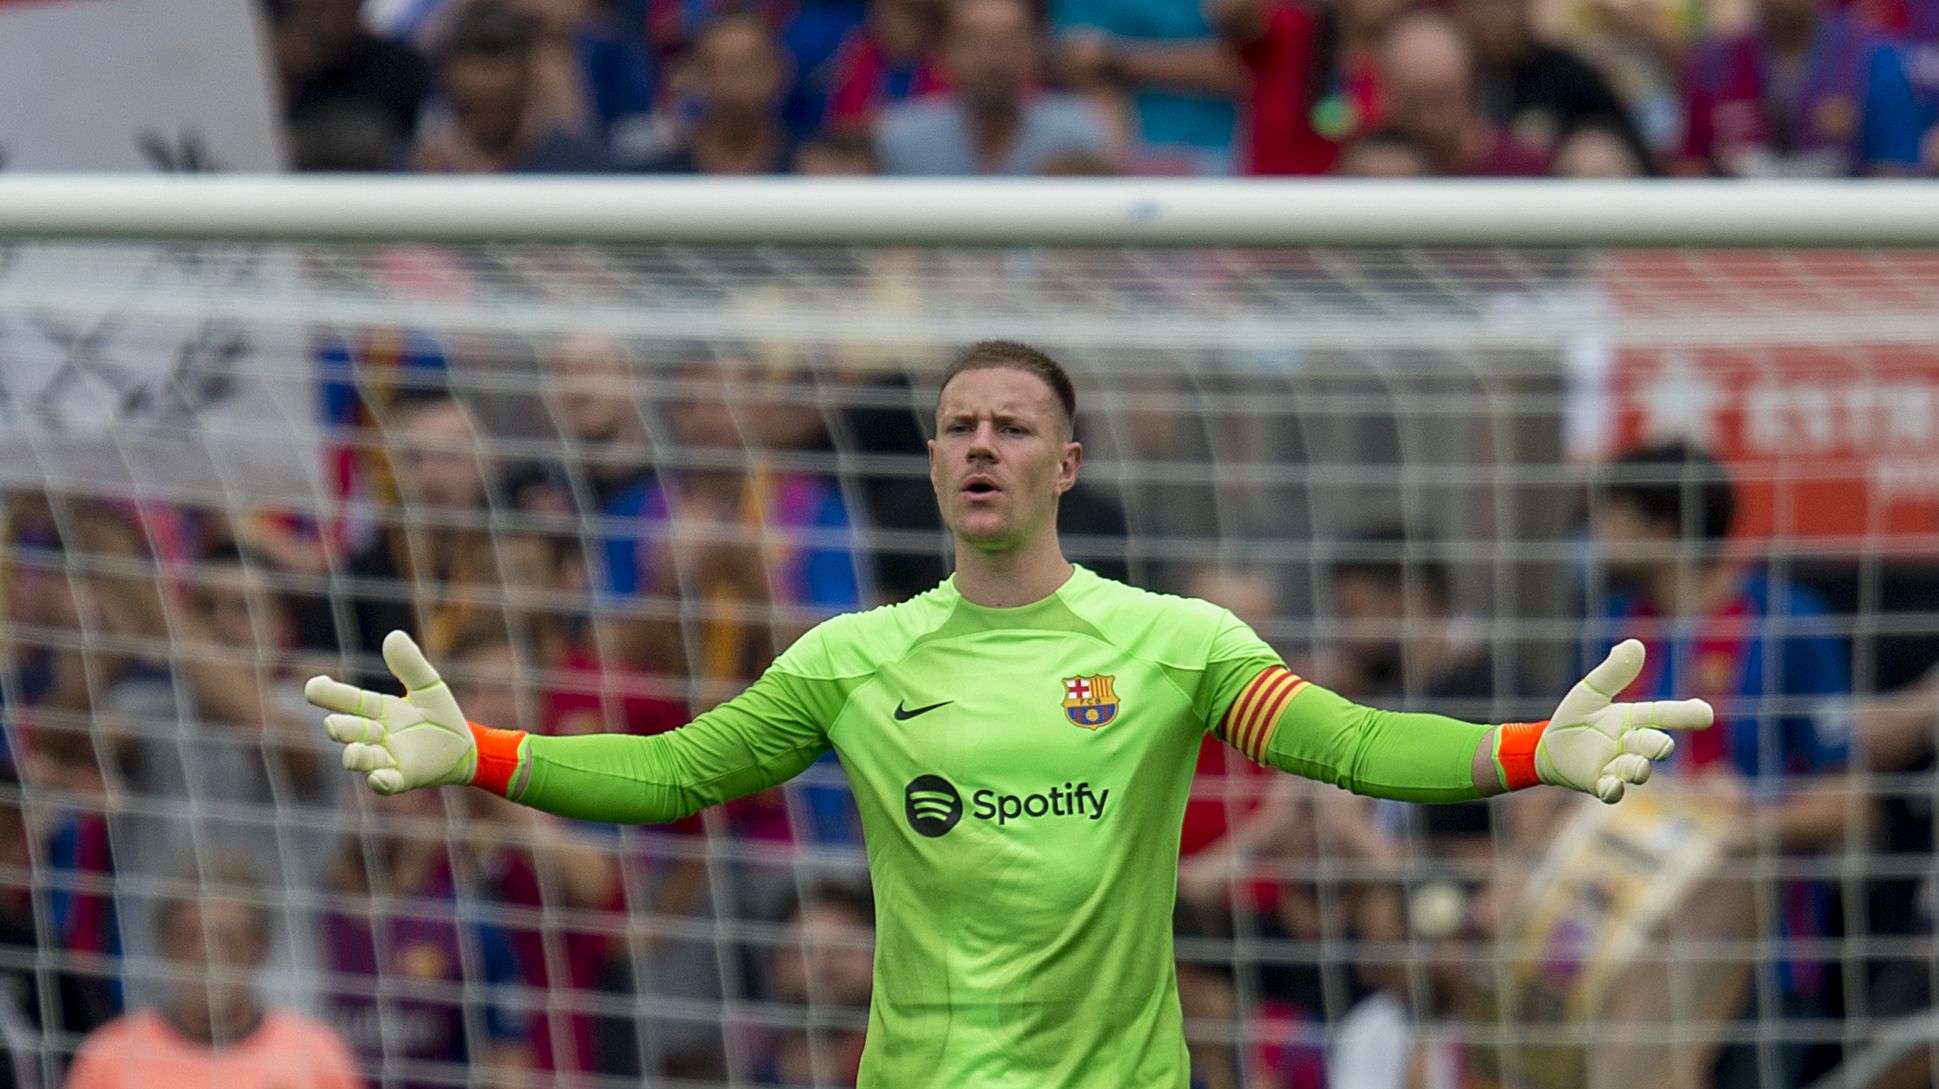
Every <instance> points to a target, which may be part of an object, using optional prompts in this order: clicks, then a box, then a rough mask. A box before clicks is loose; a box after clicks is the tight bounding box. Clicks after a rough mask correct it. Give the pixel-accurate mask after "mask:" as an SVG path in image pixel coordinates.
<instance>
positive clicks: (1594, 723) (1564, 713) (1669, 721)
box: [1495, 639, 1714, 803]
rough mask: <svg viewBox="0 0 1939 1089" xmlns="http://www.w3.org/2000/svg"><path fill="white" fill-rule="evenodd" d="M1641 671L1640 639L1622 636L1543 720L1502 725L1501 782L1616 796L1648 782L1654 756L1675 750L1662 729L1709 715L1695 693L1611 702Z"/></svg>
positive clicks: (1498, 744) (1701, 721)
mask: <svg viewBox="0 0 1939 1089" xmlns="http://www.w3.org/2000/svg"><path fill="white" fill-rule="evenodd" d="M1642 672H1643V644H1642V643H1639V642H1637V641H1636V640H1634V639H1625V640H1623V641H1622V642H1621V643H1618V644H1617V645H1616V646H1615V648H1614V649H1612V650H1611V651H1610V652H1609V657H1607V658H1605V659H1603V661H1602V664H1601V665H1599V666H1597V667H1596V668H1594V669H1592V670H1590V671H1589V675H1588V676H1587V677H1584V678H1582V679H1581V680H1580V681H1577V682H1576V685H1575V687H1574V688H1571V689H1569V694H1568V695H1566V696H1563V697H1562V702H1561V703H1560V704H1559V705H1557V707H1556V708H1555V714H1554V715H1552V716H1550V718H1549V720H1548V721H1547V722H1545V723H1532V724H1521V723H1517V724H1511V725H1507V726H1503V727H1501V728H1500V730H1499V731H1498V732H1497V736H1496V741H1495V763H1496V767H1497V768H1498V769H1499V771H1500V773H1501V775H1502V780H1503V785H1504V786H1507V787H1509V788H1510V789H1514V788H1516V787H1521V786H1531V785H1533V784H1535V783H1550V784H1553V785H1555V786H1565V787H1568V788H1569V789H1571V790H1579V791H1582V792H1583V793H1584V794H1593V795H1595V796H1596V797H1598V798H1601V799H1602V800H1603V801H1605V802H1610V803H1615V802H1619V801H1621V800H1622V797H1623V791H1624V790H1625V789H1626V788H1628V787H1630V786H1635V785H1637V784H1639V783H1643V782H1646V781H1648V779H1649V776H1650V768H1651V767H1652V766H1653V764H1654V762H1655V761H1659V760H1667V759H1669V757H1670V754H1671V753H1673V752H1675V751H1676V741H1675V740H1674V739H1673V738H1671V737H1670V735H1669V734H1667V733H1665V732H1664V731H1666V730H1701V729H1703V728H1704V727H1706V726H1709V725H1710V723H1711V720H1712V719H1713V717H1714V715H1713V712H1712V711H1711V710H1710V705H1709V704H1707V703H1705V702H1703V701H1702V700H1655V701H1652V702H1649V703H1615V702H1612V701H1613V700H1614V699H1615V697H1616V695H1617V694H1618V693H1620V692H1622V690H1623V689H1625V688H1628V687H1629V686H1630V685H1631V684H1632V683H1634V682H1635V680H1636V678H1637V677H1638V676H1639V675H1641V673H1642Z"/></svg>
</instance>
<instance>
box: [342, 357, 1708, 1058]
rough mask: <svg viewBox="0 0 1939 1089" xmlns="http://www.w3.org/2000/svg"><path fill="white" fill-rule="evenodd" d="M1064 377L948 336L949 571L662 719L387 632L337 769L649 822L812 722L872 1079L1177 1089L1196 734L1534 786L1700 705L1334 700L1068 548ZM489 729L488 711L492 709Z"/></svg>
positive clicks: (1489, 784)
mask: <svg viewBox="0 0 1939 1089" xmlns="http://www.w3.org/2000/svg"><path fill="white" fill-rule="evenodd" d="M1075 409H1076V397H1075V394H1074V392H1073V390H1072V387H1071V383H1070V379H1069V378H1068V377H1067V376H1066V375H1065V373H1064V371H1063V369H1062V368H1061V367H1060V366H1059V365H1058V364H1057V363H1056V362H1055V361H1053V360H1052V359H1050V358H1049V357H1048V356H1045V355H1044V354H1043V353H1041V352H1038V351H1036V350H1034V349H1031V348H1029V347H1026V346H1024V345H1020V344H1013V343H1007V342H997V341H989V342H984V343H980V344H977V345H974V346H972V347H971V348H970V349H969V350H968V351H967V352H965V353H964V354H963V355H962V356H960V357H959V358H958V359H957V361H956V362H955V364H954V365H953V366H952V367H951V368H950V370H949V371H948V372H947V373H946V375H945V376H944V378H943V384H942V389H941V393H940V395H939V403H938V405H937V408H936V438H935V439H934V440H933V441H932V442H930V443H929V475H930V479H931V481H932V483H933V484H934V485H935V489H936V500H937V502H938V503H939V504H940V505H941V508H942V517H943V521H944V523H945V524H946V525H948V527H949V529H950V531H951V532H952V533H953V534H954V535H955V548H956V572H955V574H954V575H952V576H951V577H950V578H949V579H948V580H946V581H945V582H943V584H942V585H940V586H938V587H936V588H935V589H933V590H930V591H929V592H927V593H924V594H922V595H920V596H918V597H916V598H914V599H912V600H910V601H907V602H903V603H901V604H898V605H891V606H886V607H883V608H879V609H874V610H871V611H869V612H864V613H852V614H848V615H845V616H839V617H836V618H834V619H832V620H829V621H827V622H826V623H824V624H822V625H820V626H819V627H817V628H815V629H814V630H812V631H810V632H808V634H806V635H804V636H802V637H801V639H800V640H799V641H798V642H796V643H795V644H794V645H793V646H792V647H790V648H789V649H788V650H787V651H786V653H784V654H782V655H781V657H780V658H779V659H777V660H776V661H775V663H774V664H773V666H772V667H770V668H769V669H768V671H767V672H766V673H765V674H764V675H763V676H762V677H761V678H760V679H759V680H757V681H756V682H754V684H753V685H752V686H751V687H750V688H748V689H747V691H745V692H743V693H742V694H741V695H739V696H737V697H736V698H734V699H732V700H729V701H728V702H726V703H724V704H722V705H721V706H719V707H716V708H715V709H714V710H712V711H709V712H707V713H706V714H704V715H701V716H700V717H699V718H697V719H695V720H694V721H693V722H692V723H690V724H688V725H686V726H684V727H682V728H680V729H678V730H674V731H672V732H670V733H666V734H661V735H658V736H654V737H635V736H629V735H617V734H608V735H593V736H585V737H537V736H532V735H529V734H526V733H524V732H521V731H518V730H515V729H489V728H486V727H485V726H481V725H478V724H473V723H469V722H467V721H466V719H465V717H464V713H463V712H462V711H460V710H459V707H458V701H457V699H456V698H455V697H454V696H453V694H452V692H451V690H450V689H449V688H447V687H446V686H445V684H444V682H443V681H441V680H440V679H439V677H438V674H437V672H436V670H434V669H433V668H432V666H431V665H430V663H428V662H426V661H425V659H424V656H423V654H422V653H421V652H420V651H419V650H418V648H417V645H416V644H415V643H413V642H412V641H411V639H410V637H409V636H408V635H405V634H404V633H403V632H392V633H391V634H390V635H389V637H388V638H386V639H385V640H384V647H383V650H384V660H385V662H386V664H388V665H389V666H390V668H391V671H392V672H394V673H395V674H396V675H397V678H398V679H399V680H400V681H401V682H403V685H404V687H405V689H406V690H407V691H406V694H405V695H404V696H402V697H398V696H390V695H384V694H381V693H377V692H371V691H365V690H360V689H358V688H355V687H352V686H350V685H347V684H343V683H341V682H338V681H335V680H331V679H330V678H327V677H317V678H314V679H312V680H311V681H310V682H309V684H308V686H307V687H306V688H305V694H306V695H307V696H308V697H309V699H310V701H311V702H312V703H314V704H316V705H317V706H319V707H321V708H323V709H325V710H327V711H330V712H332V713H331V714H330V715H328V716H327V717H326V718H325V720H324V723H325V727H326V729H327V730H328V731H329V734H330V736H331V737H332V738H334V739H335V740H337V741H339V742H341V743H343V744H344V746H345V748H344V752H343V763H344V766H345V767H346V768H349V769H350V770H352V771H357V772H363V773H366V774H367V776H368V779H369V785H370V787H371V789H373V790H375V791H376V792H378V793H379V794H396V793H399V792H400V791H406V790H415V789H418V788H421V787H436V786H451V785H469V786H473V787H477V788H479V789H481V790H487V791H490V792H492V793H494V794H498V795H500V796H502V797H506V798H509V799H511V800H512V801H515V802H518V803H520V804H523V805H527V806H532V807H535V808H538V809H542V810H545V811H547V812H550V813H557V814H561V815H564V816H568V817H576V818H579V819H581V820H598V821H617V822H622V823H660V822H667V821H674V820H678V819H680V818H682V817H685V816H687V815H689V814H691V813H694V812H695V811H697V810H699V809H702V808H704V807H706V806H710V805H717V804H719V803H721V802H724V801H727V800H729V799H732V798H738V797H740V796H742V795H745V794H752V793H754V792H755V791H759V790H763V789H766V788H768V787H772V786H774V785H776V784H777V783H780V782H782V781H784V780H786V779H788V778H789V777H790V776H793V775H795V774H797V773H799V772H801V771H802V770H803V769H804V768H806V767H808V765H809V764H811V763H813V762H814V761H815V758H816V757H818V756H820V755H821V754H822V753H824V752H826V751H828V750H829V749H830V748H833V749H834V750H835V751H836V753H837V754H838V755H839V756H840V758H841V762H842V767H843V769H844V770H845V771H846V773H847V775H848V778H849V782H850V784H851V785H852V787H853V789H854V792H855V798H856V802H857V804H858V806H859V807H860V810H861V815H862V822H863V827H864V830H865V832H866V835H867V842H868V858H869V867H870V873H871V877H872V880H873V883H874V887H875V899H876V904H877V908H876V914H877V917H878V918H877V939H876V956H875V989H874V1001H873V1005H872V1007H871V1009H870V1012H869V1027H868V1042H867V1046H866V1049H865V1051H864V1053H863V1056H862V1065H861V1073H860V1080H859V1084H860V1085H861V1086H863V1087H865V1089H923V1087H934V1089H983V1087H990V1089H995V1087H1017V1089H1052V1087H1096V1089H1127V1087H1135V1089H1183V1087H1184V1086H1186V1084H1187V1082H1188V1071H1187V1061H1186V1051H1185V1041H1184V1034H1183V1031H1182V1026H1181V1021H1180V1014H1179V1005H1178V994H1177V984H1176V980H1175V979H1174V976H1173V971H1174V967H1173V957H1172V937H1171V914H1172V904H1173V898H1174V894H1175V892H1174V890H1175V886H1176V884H1177V875H1178V838H1179V825H1180V821H1181V819H1182V816H1183V813H1184V809H1185V800H1186V794H1187V792H1188V790H1189V788H1190V786H1191V780H1192V771H1193V766H1194V762H1195V756H1196V754H1197V752H1198V747H1199V739H1200V738H1201V736H1202V735H1203V734H1204V732H1205V731H1206V730H1210V731H1212V733H1213V734H1215V735H1216V736H1217V737H1219V738H1220V739H1221V740H1223V741H1225V742H1226V743H1227V744H1229V745H1232V746H1233V747H1235V748H1237V749H1238V750H1239V751H1241V752H1243V753H1244V754H1245V755H1246V756H1247V757H1249V758H1251V759H1253V760H1255V761H1258V762H1260V763H1262V764H1270V765H1272V766H1273V767H1276V768H1281V769H1283V770H1285V771H1290V772H1292V773H1293V774H1295V775H1303V776H1307V777H1310V778H1314V779H1321V780H1324V781H1326V782H1329V783H1333V784H1335V785H1337V786H1340V787H1344V788H1346V789H1347V790H1351V791H1356V792H1359V793H1362V794H1371V795H1375V796H1379V797H1385V798H1398V799H1402V800H1406V801H1415V802H1452V801H1460V800H1464V799H1469V798H1480V797H1486V796H1488V795H1493V794H1499V793H1502V792H1504V791H1509V790H1519V789H1521V788H1524V787H1531V786H1535V785H1537V784H1539V783H1549V784H1553V785H1557V786H1565V787H1568V788H1570V789H1572V790H1579V791H1582V792H1584V793H1588V794H1593V795H1595V796H1596V797H1598V798H1600V799H1602V800H1603V801H1605V802H1615V801H1617V800H1619V799H1620V798H1621V797H1622V796H1623V791H1624V790H1625V789H1626V788H1627V787H1629V786H1631V785H1634V784H1638V783H1641V782H1643V781H1644V780H1646V779H1648V778H1649V773H1650V767H1651V762H1652V761H1657V760H1662V759H1664V758H1665V757H1667V756H1668V755H1669V754H1670V752H1671V750H1672V748H1673V747H1674V743H1673V742H1672V740H1671V737H1670V735H1669V734H1668V733H1665V732H1664V731H1665V730H1681V729H1697V728H1701V727H1703V726H1707V725H1709V723H1710V719H1711V711H1710V708H1709V706H1708V705H1706V704H1704V703H1703V702H1702V701H1699V700H1681V701H1675V702H1659V703H1639V704H1628V703H1612V702H1611V699H1612V698H1613V697H1614V696H1615V695H1616V694H1617V693H1619V692H1621V691H1622V690H1623V689H1624V688H1626V687H1627V686H1628V685H1629V683H1630V682H1631V681H1632V680H1633V679H1635V677H1636V676H1637V673H1638V672H1639V671H1640V670H1641V668H1642V664H1643V648H1642V644H1640V643H1638V642H1636V641H1634V640H1630V641H1626V642H1624V643H1622V644H1621V645H1619V646H1617V647H1616V648H1615V649H1614V650H1613V651H1611V652H1610V655H1609V658H1608V660H1606V661H1604V662H1603V663H1602V664H1601V665H1599V666H1597V667H1596V668H1595V669H1594V670H1592V671H1590V673H1589V675H1588V676H1587V677H1586V678H1584V679H1583V680H1582V682H1581V683H1579V684H1577V685H1576V686H1575V687H1574V688H1573V689H1572V690H1571V691H1570V692H1569V694H1568V695H1567V696H1565V697H1563V699H1562V702H1561V705H1560V706H1558V707H1557V708H1556V709H1555V713H1554V715H1553V716H1552V717H1551V718H1550V719H1549V720H1547V721H1545V722H1534V723H1512V724H1507V725H1493V726H1485V725H1472V724H1469V723H1465V722H1457V721H1455V720H1453V719H1449V718H1443V717H1440V716H1437V715H1431V714H1405V713H1397V712H1391V711H1379V710H1374V709H1371V708H1367V707H1361V706H1357V705H1355V704H1353V703H1350V702H1348V701H1347V700H1345V699H1343V698H1341V697H1340V696H1337V695H1335V694H1334V693H1332V692H1329V691H1327V690H1326V689H1324V688H1321V687H1319V686H1318V685H1316V684H1312V683H1310V682H1308V681H1306V680H1303V679H1301V678H1299V677H1297V676H1294V675H1293V674H1292V673H1290V672H1288V671H1287V670H1286V668H1285V666H1284V665H1283V664H1282V663H1281V661H1280V659H1279V656H1278V655H1276V654H1274V653H1273V651H1272V649H1271V648H1269V647H1268V646H1266V644H1265V643H1264V642H1262V641H1261V640H1260V639H1259V637H1258V636H1257V635H1255V634H1253V632H1252V631H1251V630H1250V629H1248V628H1247V627H1246V626H1245V625H1244V624H1243V623H1240V622H1239V621H1238V620H1237V619H1236V618H1234V617H1233V616H1232V615H1231V614H1230V613H1228V612H1226V611H1225V610H1224V609H1220V608H1218V607H1216V606H1213V605H1210V604H1208V603H1206V602H1203V601H1196V600H1191V599H1186V598H1177V597H1168V596H1165V595H1161V594H1154V593H1149V592H1146V591H1144V590H1139V589H1135V588H1133V587H1130V586H1125V585H1123V584H1120V583H1116V582H1112V581H1110V580H1108V579H1105V578H1102V577H1100V576H1098V575H1096V574H1093V573H1091V572H1090V571H1087V570H1085V569H1084V568H1081V567H1077V566H1074V565H1073V564H1071V563H1070V562H1069V561H1068V560H1066V559H1065V558H1064V555H1063V552H1062V551H1061V549H1060V548H1059V546H1058V541H1057V531H1056V514H1057V503H1058V498H1059V497H1060V496H1062V495H1063V494H1064V493H1065V492H1066V491H1069V490H1070V488H1071V486H1072V485H1073V484H1075V483H1076V481H1077V472H1078V467H1079V465H1080V464H1081V463H1082V461H1083V456H1084V451H1083V447H1082V446H1081V445H1079V444H1078V443H1076V442H1074V441H1072V437H1071V436H1072V422H1073V417H1074V414H1075ZM506 725H509V724H506Z"/></svg>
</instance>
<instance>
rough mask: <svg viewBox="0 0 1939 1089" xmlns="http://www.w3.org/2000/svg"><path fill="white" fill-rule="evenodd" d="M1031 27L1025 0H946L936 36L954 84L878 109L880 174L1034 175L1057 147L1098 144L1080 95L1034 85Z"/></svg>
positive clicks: (1038, 47) (1037, 76)
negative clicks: (943, 23)
mask: <svg viewBox="0 0 1939 1089" xmlns="http://www.w3.org/2000/svg"><path fill="white" fill-rule="evenodd" d="M1041 54H1042V42H1041V40H1040V28H1039V26H1038V25H1037V20H1036V18H1035V16H1034V15H1033V14H1032V12H1031V9H1030V7H1029V5H1028V4H1027V3H1026V2H1025V0H956V2H955V3H954V5H953V6H952V7H951V8H950V12H949V20H948V27H947V30H946V31H945V33H944V37H943V58H944V63H945V66H946V68H947V70H948V72H949V78H950V82H951V84H952V85H953V86H954V88H955V90H954V91H952V92H951V93H949V94H946V95H932V96H930V97H929V98H925V99H921V100H918V101H913V102H904V103H902V104H900V105H897V106H894V107H892V108H890V109H888V110H885V111H883V113H882V117H881V120H880V121H879V122H878V123H877V125H876V130H875V136H876V147H877V149H878V151H879V152H880V153H881V156H882V169H883V172H884V173H886V174H892V175H894V174H923V175H968V174H1036V173H1039V172H1041V171H1042V169H1043V166H1044V163H1045V161H1046V160H1048V159H1050V158H1051V157H1053V156H1055V155H1058V154H1060V153H1064V152H1072V151H1084V152H1098V151H1101V150H1103V149H1104V147H1105V139H1104V130H1103V127H1102V126H1101V124H1100V123H1099V120H1098V116H1097V114H1096V113H1095V112H1094V111H1093V110H1092V109H1091V107H1090V106H1089V105H1087V104H1086V103H1085V102H1084V101H1083V100H1081V99H1079V98H1076V97H1074V96H1071V95H1067V94H1050V93H1045V92H1042V91H1041V90H1040V88H1041V87H1042V85H1043V82H1044V71H1043V64H1042V55H1041Z"/></svg>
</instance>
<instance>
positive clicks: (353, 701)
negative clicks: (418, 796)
mask: <svg viewBox="0 0 1939 1089" xmlns="http://www.w3.org/2000/svg"><path fill="white" fill-rule="evenodd" d="M384 664H385V665H387V666H389V667H390V671H391V672H392V673H393V674H395V675H396V677H397V679H398V680H399V681H402V682H403V684H404V693H405V694H404V695H403V696H390V695H385V694H384V693H382V692H372V691H370V690H369V689H367V688H358V687H356V686H355V685H348V684H344V683H343V682H342V681H338V680H334V679H332V678H329V677H322V676H318V677H311V678H310V680H309V682H308V683H307V684H305V685H304V686H303V697H304V698H305V699H307V700H309V701H310V702H311V703H313V704H315V705H316V706H318V707H321V708H322V709H324V710H325V711H330V712H333V713H332V714H330V715H327V716H325V717H324V719H323V728H324V730H325V731H327V732H328V733H329V735H330V738H331V740H333V741H338V742H341V743H342V744H343V746H344V749H343V766H344V767H345V768H348V769H349V770H351V771H361V772H365V773H367V781H368V782H369V784H370V789H371V790H374V791H376V792H377V793H379V794H401V793H403V792H404V791H407V790H416V789H417V788H419V787H434V786H450V785H453V784H467V785H478V786H486V787H490V788H493V789H494V790H495V792H496V793H498V794H499V795H501V796H503V795H504V793H505V782H506V781H507V780H509V778H510V772H511V769H510V768H509V767H506V766H505V759H504V758H505V756H506V755H507V754H509V755H510V757H511V761H512V763H513V764H514V765H515V764H516V761H517V756H516V754H517V750H518V740H519V739H521V738H522V737H523V735H522V734H517V733H512V732H507V731H503V730H487V729H486V728H485V727H483V726H478V725H475V724H473V723H470V722H467V721H465V716H464V712H462V711H460V710H458V699H457V697H456V696H453V695H452V694H451V689H450V687H449V686H447V685H446V684H445V683H444V678H442V677H440V676H438V671H437V670H435V669H433V668H431V663H430V662H428V661H426V660H425V658H424V652H423V651H421V650H419V649H418V646H417V644H416V643H415V642H413V641H412V640H411V637H410V636H408V635H406V634H404V633H403V632H401V631H393V632H391V633H390V634H389V635H387V636H385V637H384ZM481 740H482V741H484V742H486V744H485V745H484V749H485V750H486V752H487V755H486V757H485V758H484V759H483V760H482V761H481V759H480V755H479V754H480V741H481Z"/></svg>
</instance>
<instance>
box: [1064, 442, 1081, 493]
mask: <svg viewBox="0 0 1939 1089" xmlns="http://www.w3.org/2000/svg"><path fill="white" fill-rule="evenodd" d="M1082 464H1084V444H1083V443H1081V442H1077V441H1075V440H1073V441H1071V442H1067V443H1065V444H1064V459H1063V461H1061V462H1059V463H1058V465H1057V494H1058V495H1062V494H1064V493H1065V492H1067V491H1070V490H1071V489H1072V488H1074V487H1076V486H1077V469H1078V466H1080V465H1082Z"/></svg>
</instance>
